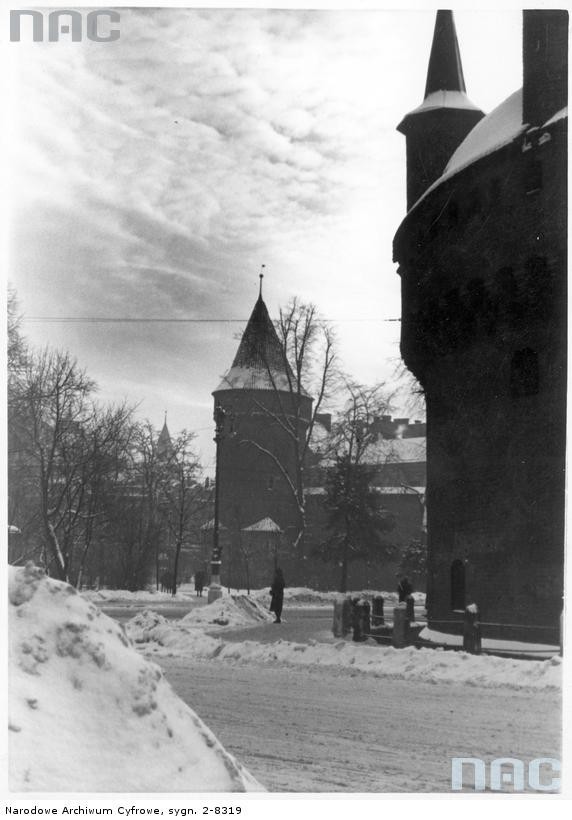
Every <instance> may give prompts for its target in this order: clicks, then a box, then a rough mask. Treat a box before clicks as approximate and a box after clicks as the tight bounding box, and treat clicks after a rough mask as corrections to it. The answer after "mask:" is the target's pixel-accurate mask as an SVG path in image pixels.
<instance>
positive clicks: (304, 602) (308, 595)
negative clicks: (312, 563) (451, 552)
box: [250, 587, 425, 606]
mask: <svg viewBox="0 0 572 820" xmlns="http://www.w3.org/2000/svg"><path fill="white" fill-rule="evenodd" d="M346 595H347V596H349V597H350V598H354V597H357V596H359V597H360V598H365V599H366V600H368V601H371V599H372V598H373V597H374V596H375V595H382V596H383V599H384V602H385V606H394V605H396V604H397V601H398V595H397V592H385V591H382V590H373V589H363V590H356V591H354V592H347V593H341V592H317V591H316V590H314V589H308V588H307V587H286V589H285V590H284V604H285V605H289V606H292V605H294V606H296V605H298V606H324V605H326V604H332V606H333V604H334V601H336V600H337V599H338V598H339V597H340V596H341V597H345V596H346ZM250 597H251V598H253V599H254V600H255V601H260V603H262V604H263V605H266V604H267V603H268V602H269V601H270V592H269V590H268V589H257V590H254V591H253V592H251V595H250ZM413 598H414V599H415V603H416V604H420V605H421V604H424V603H425V593H424V592H414V593H413Z"/></svg>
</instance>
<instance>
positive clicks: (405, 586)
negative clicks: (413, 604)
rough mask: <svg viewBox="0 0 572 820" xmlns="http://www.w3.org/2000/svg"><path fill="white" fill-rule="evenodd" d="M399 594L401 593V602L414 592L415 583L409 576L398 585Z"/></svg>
mask: <svg viewBox="0 0 572 820" xmlns="http://www.w3.org/2000/svg"><path fill="white" fill-rule="evenodd" d="M397 594H398V595H399V603H402V602H403V601H406V600H407V596H408V595H412V594H413V584H412V583H411V581H410V580H409V578H402V579H401V581H400V582H399V584H398V585H397Z"/></svg>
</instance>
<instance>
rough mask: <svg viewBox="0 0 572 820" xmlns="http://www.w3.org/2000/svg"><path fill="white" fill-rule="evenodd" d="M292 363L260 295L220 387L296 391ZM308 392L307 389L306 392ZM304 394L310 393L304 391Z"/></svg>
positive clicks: (218, 388) (223, 388) (227, 388)
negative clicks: (287, 357)
mask: <svg viewBox="0 0 572 820" xmlns="http://www.w3.org/2000/svg"><path fill="white" fill-rule="evenodd" d="M295 385H296V379H295V377H294V374H293V372H292V368H291V367H290V365H289V364H288V362H287V360H286V358H285V356H284V352H283V348H282V344H281V342H280V339H279V338H278V334H277V333H276V328H275V327H274V325H273V323H272V320H271V318H270V315H269V313H268V309H267V307H266V305H265V304H264V300H263V298H262V295H260V296H259V297H258V299H257V301H256V304H255V305H254V310H253V311H252V314H251V316H250V319H249V320H248V324H247V325H246V329H245V331H244V333H243V334H242V339H241V340H240V344H239V346H238V350H237V351H236V356H235V357H234V360H233V362H232V366H231V368H230V370H229V371H228V372H227V373H226V374H225V375H224V376H223V379H222V381H221V383H220V384H219V386H218V387H217V389H216V391H215V392H218V391H219V390H285V391H290V390H291V389H292V390H294V389H295ZM302 392H303V393H304V391H302ZM304 395H306V394H305V393H304Z"/></svg>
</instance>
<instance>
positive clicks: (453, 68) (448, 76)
mask: <svg viewBox="0 0 572 820" xmlns="http://www.w3.org/2000/svg"><path fill="white" fill-rule="evenodd" d="M466 90H467V89H466V88H465V78H464V76H463V66H462V64H461V52H460V51H459V43H458V41H457V31H456V29H455V21H454V20H453V12H452V11H443V10H441V11H438V12H437V18H436V20H435V31H434V33H433V44H432V45H431V55H430V57H429V68H428V69H427V83H426V85H425V98H427V97H428V96H429V94H433V93H434V92H435V91H463V92H465V91H466Z"/></svg>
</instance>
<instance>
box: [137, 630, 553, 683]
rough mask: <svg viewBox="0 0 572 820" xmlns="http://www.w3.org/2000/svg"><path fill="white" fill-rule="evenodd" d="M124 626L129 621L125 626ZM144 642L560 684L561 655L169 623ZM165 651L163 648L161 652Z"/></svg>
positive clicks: (261, 658) (202, 653)
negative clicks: (472, 651) (231, 637)
mask: <svg viewBox="0 0 572 820" xmlns="http://www.w3.org/2000/svg"><path fill="white" fill-rule="evenodd" d="M128 630H129V624H128ZM147 640H149V641H154V642H155V646H152V647H150V649H152V651H154V652H155V653H156V654H158V655H159V654H173V650H176V652H177V654H181V655H186V656H189V657H195V658H204V659H209V660H214V659H218V660H223V661H225V663H228V662H235V663H241V664H242V663H246V664H250V663H253V662H254V663H269V664H280V665H284V666H288V665H290V666H305V667H307V668H312V669H316V668H324V667H327V668H328V669H332V670H335V671H338V672H339V673H340V674H343V673H347V672H350V673H352V674H356V673H363V674H369V675H373V676H374V677H376V678H393V679H398V680H416V681H424V682H426V683H460V684H464V685H467V686H483V687H487V688H499V687H502V688H507V689H534V690H537V691H549V690H558V689H559V688H560V685H561V668H562V667H561V659H560V658H559V657H554V658H551V659H550V660H544V661H524V660H516V659H512V658H500V657H498V658H497V657H491V656H488V655H469V654H468V653H466V652H446V651H444V650H441V649H415V647H407V648H406V649H394V648H393V647H391V646H381V645H379V644H377V643H375V642H374V641H373V640H370V641H368V642H367V643H366V644H357V643H353V642H352V641H345V640H340V641H338V642H337V643H319V642H317V641H315V640H310V641H309V642H308V643H292V642H290V641H283V640H278V641H276V642H274V643H259V642H256V641H241V642H231V641H223V640H221V639H220V638H213V637H211V636H207V635H204V633H203V632H202V631H201V630H198V629H195V630H189V629H188V628H186V629H185V628H184V627H183V626H182V622H179V624H177V623H175V622H173V621H170V622H169V623H168V624H164V625H160V626H156V627H152V628H151V629H150V630H149V632H148V633H147ZM167 650H169V651H168V652H167Z"/></svg>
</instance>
